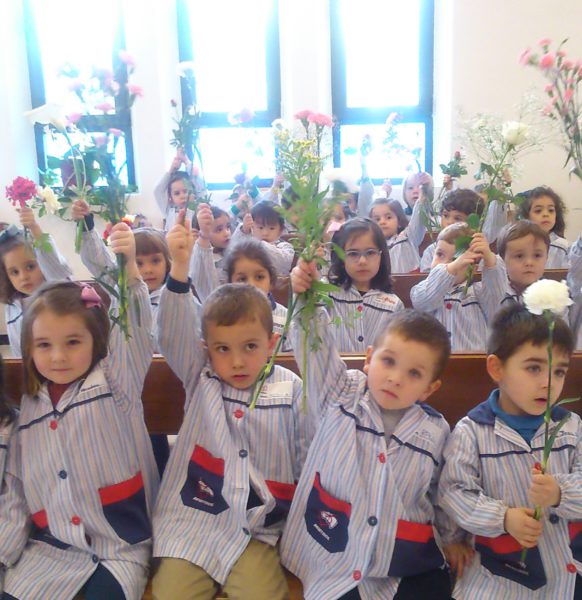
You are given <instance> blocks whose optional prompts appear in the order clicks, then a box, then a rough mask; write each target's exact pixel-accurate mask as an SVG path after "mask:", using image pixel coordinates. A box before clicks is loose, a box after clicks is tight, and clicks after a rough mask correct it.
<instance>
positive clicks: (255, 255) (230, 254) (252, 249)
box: [222, 237, 277, 286]
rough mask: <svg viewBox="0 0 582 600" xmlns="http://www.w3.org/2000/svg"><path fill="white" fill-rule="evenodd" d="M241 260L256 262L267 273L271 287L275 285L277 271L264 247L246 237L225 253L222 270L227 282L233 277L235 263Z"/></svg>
mask: <svg viewBox="0 0 582 600" xmlns="http://www.w3.org/2000/svg"><path fill="white" fill-rule="evenodd" d="M241 258H247V259H248V260H253V261H255V262H258V263H259V264H260V265H261V266H263V267H264V268H265V269H266V270H267V271H268V273H269V279H270V280H271V286H273V285H275V283H276V282H277V271H276V269H275V267H274V265H273V261H272V260H271V257H270V256H269V253H268V252H267V251H266V250H265V247H264V245H263V244H262V243H261V242H260V241H259V240H257V239H255V238H248V237H247V238H243V239H241V240H240V241H239V242H236V243H235V244H234V245H232V246H231V247H230V248H229V249H228V250H227V251H226V254H225V256H224V263H223V265H222V268H223V269H224V270H225V271H226V273H227V276H228V281H229V282H230V281H231V280H232V276H233V275H234V270H235V268H236V263H237V261H238V260H239V259H241Z"/></svg>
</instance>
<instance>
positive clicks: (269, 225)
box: [232, 200, 295, 277]
mask: <svg viewBox="0 0 582 600" xmlns="http://www.w3.org/2000/svg"><path fill="white" fill-rule="evenodd" d="M275 207H276V204H275V203H274V202H270V201H269V200H262V201H261V202H259V203H257V204H255V206H253V208H252V210H251V212H250V214H246V215H245V216H244V219H243V222H242V225H240V226H239V227H237V229H236V231H235V232H234V233H233V235H232V243H233V244H235V243H236V241H237V240H238V239H240V237H241V236H244V235H252V236H253V237H255V238H257V239H258V240H261V242H264V244H263V245H264V247H265V249H266V250H267V251H268V252H269V255H270V257H271V260H272V261H273V264H274V265H275V269H276V271H277V275H278V276H279V277H289V272H290V271H291V265H292V264H293V258H294V256H295V251H294V250H293V246H292V245H291V244H290V243H289V242H285V241H283V240H281V239H280V237H281V234H282V233H283V229H284V228H285V220H284V219H283V217H282V216H281V215H280V214H279V213H278V212H277V210H276V209H275Z"/></svg>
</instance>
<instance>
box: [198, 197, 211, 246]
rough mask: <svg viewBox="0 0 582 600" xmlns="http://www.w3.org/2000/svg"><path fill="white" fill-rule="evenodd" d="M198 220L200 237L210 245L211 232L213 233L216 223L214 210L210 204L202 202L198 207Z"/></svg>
mask: <svg viewBox="0 0 582 600" xmlns="http://www.w3.org/2000/svg"><path fill="white" fill-rule="evenodd" d="M196 220H197V221H198V227H199V235H200V239H201V240H204V241H206V242H207V244H206V245H207V246H209V245H210V234H211V233H212V224H213V223H214V217H213V216H212V210H211V209H210V206H208V204H201V205H200V206H199V207H198V212H197V213H196Z"/></svg>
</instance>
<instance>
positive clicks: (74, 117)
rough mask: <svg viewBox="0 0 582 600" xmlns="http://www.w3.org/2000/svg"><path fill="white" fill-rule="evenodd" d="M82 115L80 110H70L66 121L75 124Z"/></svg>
mask: <svg viewBox="0 0 582 600" xmlns="http://www.w3.org/2000/svg"><path fill="white" fill-rule="evenodd" d="M82 116H83V115H82V114H81V113H80V112H72V113H70V114H69V115H67V121H68V124H69V125H75V124H77V123H78V122H79V121H80V120H81V117H82Z"/></svg>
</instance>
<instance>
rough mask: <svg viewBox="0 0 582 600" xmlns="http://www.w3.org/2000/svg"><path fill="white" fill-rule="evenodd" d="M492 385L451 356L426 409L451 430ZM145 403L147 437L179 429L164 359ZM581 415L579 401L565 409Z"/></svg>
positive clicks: (580, 367)
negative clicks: (431, 408) (439, 415)
mask: <svg viewBox="0 0 582 600" xmlns="http://www.w3.org/2000/svg"><path fill="white" fill-rule="evenodd" d="M344 359H345V361H346V364H347V365H348V367H349V368H353V369H361V368H362V366H363V364H364V357H363V356H359V355H346V356H345V357H344ZM4 362H5V370H6V382H7V384H8V393H9V395H10V397H11V398H14V399H17V398H18V399H19V398H20V396H21V390H22V365H21V361H20V360H19V359H6V360H5V361H4ZM277 363H278V364H280V365H282V366H284V367H287V368H288V369H291V370H292V371H294V372H295V373H298V369H297V365H296V363H295V360H294V358H293V356H292V355H281V356H279V357H278V359H277ZM493 387H494V385H493V382H492V381H491V380H490V379H489V376H488V375H487V372H486V370H485V356H484V355H482V354H454V355H453V356H452V357H451V359H450V360H449V364H448V366H447V369H446V371H445V373H444V375H443V385H442V387H441V388H440V390H438V391H437V392H435V393H434V394H433V395H432V396H431V397H430V399H429V404H431V406H434V408H436V409H437V410H438V411H439V412H441V413H442V414H443V415H444V416H445V418H446V419H447V421H448V422H449V423H450V425H451V427H452V426H454V425H455V423H456V422H457V421H458V420H459V419H461V418H462V417H463V416H465V415H466V414H467V412H468V411H469V410H470V409H471V408H472V407H473V406H475V405H476V404H478V403H479V402H482V401H483V400H485V399H486V398H487V396H488V395H489V392H490V391H491V390H492V389H493ZM581 395H582V354H575V355H573V356H572V359H571V361H570V369H569V371H568V376H567V378H566V383H565V385H564V391H563V392H562V397H563V398H571V397H579V396H581ZM143 403H144V410H145V418H146V423H147V426H148V429H149V431H150V432H151V433H167V434H175V433H177V432H178V430H179V428H180V425H181V424H182V418H183V411H184V388H183V387H182V384H181V382H180V381H179V380H178V378H177V377H176V376H175V375H174V373H173V372H172V370H171V369H170V368H169V367H168V365H167V363H166V361H165V360H164V359H163V358H162V357H155V358H154V360H153V362H152V365H151V367H150V370H149V373H148V375H147V378H146V381H145V385H144V393H143ZM568 408H570V409H571V410H573V411H575V412H577V413H578V414H579V415H582V401H580V400H579V401H578V402H576V403H574V404H570V405H568Z"/></svg>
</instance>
